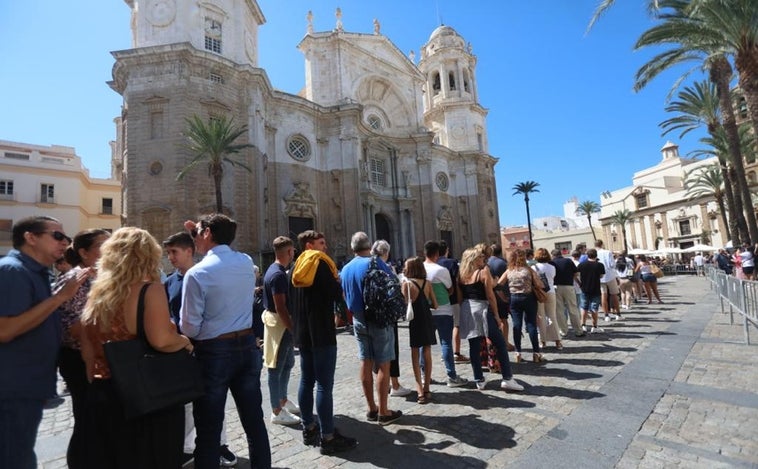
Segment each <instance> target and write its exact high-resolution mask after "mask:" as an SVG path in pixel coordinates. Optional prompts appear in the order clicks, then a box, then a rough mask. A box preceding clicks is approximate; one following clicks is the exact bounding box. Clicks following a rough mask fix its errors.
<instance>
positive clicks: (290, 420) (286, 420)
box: [271, 409, 300, 425]
mask: <svg viewBox="0 0 758 469" xmlns="http://www.w3.org/2000/svg"><path fill="white" fill-rule="evenodd" d="M271 423H275V424H277V425H299V424H300V417H298V416H297V415H292V414H290V413H289V412H288V411H287V409H282V410H281V412H279V415H274V414H271Z"/></svg>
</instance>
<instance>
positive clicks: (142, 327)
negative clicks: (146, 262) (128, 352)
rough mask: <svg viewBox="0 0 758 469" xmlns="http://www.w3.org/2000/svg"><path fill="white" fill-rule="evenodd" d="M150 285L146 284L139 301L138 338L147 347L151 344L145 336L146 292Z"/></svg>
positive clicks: (143, 286)
mask: <svg viewBox="0 0 758 469" xmlns="http://www.w3.org/2000/svg"><path fill="white" fill-rule="evenodd" d="M149 286H150V284H149V283H146V284H144V285H142V289H141V290H140V291H139V299H138V300H137V337H139V338H140V339H141V340H142V341H143V342H144V343H145V345H147V346H148V347H149V346H150V342H149V341H148V340H147V335H146V334H145V292H147V287H149Z"/></svg>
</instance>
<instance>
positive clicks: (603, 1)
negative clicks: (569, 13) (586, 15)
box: [587, 0, 658, 32]
mask: <svg viewBox="0 0 758 469" xmlns="http://www.w3.org/2000/svg"><path fill="white" fill-rule="evenodd" d="M615 3H616V0H600V3H598V5H597V7H596V8H595V12H594V13H593V14H592V18H591V19H590V24H589V25H587V32H589V31H590V29H592V27H593V26H594V25H595V23H597V21H598V20H599V19H600V17H602V16H603V15H604V14H605V13H607V12H608V10H610V9H611V7H613V5H614V4H615ZM646 4H647V9H648V11H649V12H651V13H652V12H655V11H656V10H657V9H658V0H647V2H646Z"/></svg>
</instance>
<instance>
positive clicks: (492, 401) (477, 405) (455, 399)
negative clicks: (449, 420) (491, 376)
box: [432, 378, 535, 410]
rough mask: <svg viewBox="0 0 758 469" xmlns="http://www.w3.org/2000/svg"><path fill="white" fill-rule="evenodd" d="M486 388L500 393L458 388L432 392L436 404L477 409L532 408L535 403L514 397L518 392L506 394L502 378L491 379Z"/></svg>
mask: <svg viewBox="0 0 758 469" xmlns="http://www.w3.org/2000/svg"><path fill="white" fill-rule="evenodd" d="M484 389H485V390H492V391H494V390H498V391H500V393H501V394H500V395H493V394H489V393H483V392H480V391H475V390H473V389H460V388H459V389H458V392H446V393H434V394H432V396H433V397H432V402H433V403H434V404H443V405H445V404H454V405H459V406H460V405H465V406H468V407H471V408H473V409H477V410H488V409H508V408H517V407H519V408H531V407H534V406H535V404H534V403H533V402H528V401H522V400H518V399H513V398H515V397H518V394H506V393H505V391H502V390H500V379H499V378H498V379H496V380H491V381H490V382H488V383H487V384H486V386H485V388H484Z"/></svg>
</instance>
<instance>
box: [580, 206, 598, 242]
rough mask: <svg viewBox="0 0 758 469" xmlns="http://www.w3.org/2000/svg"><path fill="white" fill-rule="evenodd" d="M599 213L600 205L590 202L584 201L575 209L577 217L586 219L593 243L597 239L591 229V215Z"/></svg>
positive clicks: (593, 229) (593, 230)
mask: <svg viewBox="0 0 758 469" xmlns="http://www.w3.org/2000/svg"><path fill="white" fill-rule="evenodd" d="M599 211H600V204H598V203H597V202H594V201H592V200H585V201H584V202H582V203H580V204H579V206H578V207H576V214H577V215H584V216H585V217H587V223H589V224H590V230H592V239H594V240H595V241H597V237H596V236H595V228H593V227H592V214H593V213H598V212H599Z"/></svg>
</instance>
